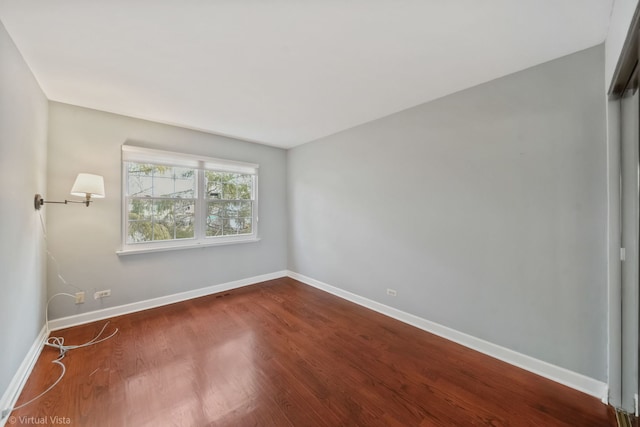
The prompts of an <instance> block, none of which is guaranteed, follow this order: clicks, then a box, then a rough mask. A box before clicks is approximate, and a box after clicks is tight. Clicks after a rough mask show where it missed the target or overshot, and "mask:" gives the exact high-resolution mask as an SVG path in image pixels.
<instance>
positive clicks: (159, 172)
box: [153, 166, 196, 198]
mask: <svg viewBox="0 0 640 427" xmlns="http://www.w3.org/2000/svg"><path fill="white" fill-rule="evenodd" d="M195 189H196V179H195V170H193V169H188V168H178V167H172V166H157V167H156V172H155V173H154V177H153V196H154V197H171V198H178V197H180V198H193V197H194V194H195Z"/></svg>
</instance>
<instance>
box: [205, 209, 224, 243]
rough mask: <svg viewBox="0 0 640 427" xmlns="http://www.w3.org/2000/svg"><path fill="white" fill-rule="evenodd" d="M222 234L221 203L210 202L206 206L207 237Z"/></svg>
mask: <svg viewBox="0 0 640 427" xmlns="http://www.w3.org/2000/svg"><path fill="white" fill-rule="evenodd" d="M212 236H222V203H220V202H210V203H209V205H208V206H207V237H212Z"/></svg>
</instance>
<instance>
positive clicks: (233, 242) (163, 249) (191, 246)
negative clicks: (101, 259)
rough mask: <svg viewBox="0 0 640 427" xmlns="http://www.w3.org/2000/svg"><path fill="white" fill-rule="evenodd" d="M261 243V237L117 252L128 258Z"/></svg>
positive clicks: (128, 249) (147, 247)
mask: <svg viewBox="0 0 640 427" xmlns="http://www.w3.org/2000/svg"><path fill="white" fill-rule="evenodd" d="M259 241H260V238H259V237H254V238H250V239H242V240H226V241H222V242H199V243H193V244H188V245H173V246H157V247H149V246H145V247H143V248H127V249H120V250H117V251H116V254H117V255H118V256H127V255H136V254H145V253H152V252H166V251H179V250H183V249H198V248H208V247H211V246H226V245H238V244H241V243H255V242H259Z"/></svg>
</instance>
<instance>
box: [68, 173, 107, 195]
mask: <svg viewBox="0 0 640 427" xmlns="http://www.w3.org/2000/svg"><path fill="white" fill-rule="evenodd" d="M71 195H73V196H80V197H85V196H87V195H90V196H91V197H95V198H96V199H101V198H103V197H104V178H103V177H102V176H100V175H93V174H91V173H79V174H78V177H77V178H76V182H74V183H73V187H72V188H71Z"/></svg>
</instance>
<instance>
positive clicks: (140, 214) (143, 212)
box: [129, 199, 153, 221]
mask: <svg viewBox="0 0 640 427" xmlns="http://www.w3.org/2000/svg"><path fill="white" fill-rule="evenodd" d="M152 215H153V204H152V202H151V200H140V199H133V200H129V220H130V221H136V220H148V219H151V218H152Z"/></svg>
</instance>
